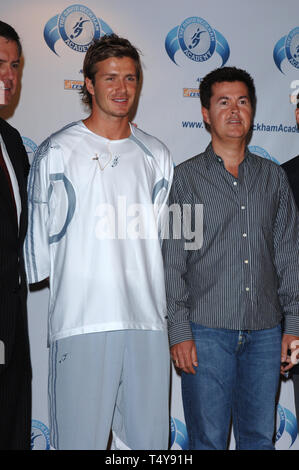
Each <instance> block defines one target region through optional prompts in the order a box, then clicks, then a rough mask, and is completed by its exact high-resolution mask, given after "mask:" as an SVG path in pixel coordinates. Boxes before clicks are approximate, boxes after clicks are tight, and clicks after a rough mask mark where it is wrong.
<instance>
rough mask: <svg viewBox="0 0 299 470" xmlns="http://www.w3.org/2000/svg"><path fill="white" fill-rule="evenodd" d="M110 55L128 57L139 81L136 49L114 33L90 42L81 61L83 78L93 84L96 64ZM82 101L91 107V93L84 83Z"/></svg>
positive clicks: (139, 65)
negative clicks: (134, 67) (133, 65)
mask: <svg viewBox="0 0 299 470" xmlns="http://www.w3.org/2000/svg"><path fill="white" fill-rule="evenodd" d="M110 57H119V58H121V57H130V58H131V59H133V60H134V62H135V65H136V76H137V81H139V79H140V76H141V63H140V57H139V52H138V50H137V49H136V48H135V47H134V46H132V44H131V43H130V41H128V40H127V39H124V38H121V37H119V36H117V35H116V34H110V35H105V36H103V37H101V38H100V39H97V40H95V41H93V42H92V44H91V45H90V46H89V48H88V50H87V52H86V55H85V58H84V63H83V74H84V79H85V78H86V77H87V78H89V79H90V80H91V81H92V83H93V85H94V84H95V74H96V64H97V63H98V62H101V61H103V60H106V59H109V58H110ZM81 94H82V101H83V103H84V104H87V105H88V106H89V107H91V103H92V99H91V94H90V93H89V91H88V90H87V88H86V85H85V83H84V85H83V87H82V90H81Z"/></svg>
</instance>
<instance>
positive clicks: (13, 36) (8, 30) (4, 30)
mask: <svg viewBox="0 0 299 470" xmlns="http://www.w3.org/2000/svg"><path fill="white" fill-rule="evenodd" d="M0 36H2V37H3V38H5V39H7V40H8V41H15V42H16V43H17V46H18V52H19V57H20V56H21V54H22V45H21V41H20V38H19V35H18V33H17V32H16V31H15V30H14V29H13V27H12V26H10V25H9V24H7V23H4V22H3V21H0Z"/></svg>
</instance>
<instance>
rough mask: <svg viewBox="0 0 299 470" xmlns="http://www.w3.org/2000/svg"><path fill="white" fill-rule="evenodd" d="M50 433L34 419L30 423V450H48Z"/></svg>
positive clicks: (42, 424)
mask: <svg viewBox="0 0 299 470" xmlns="http://www.w3.org/2000/svg"><path fill="white" fill-rule="evenodd" d="M49 449H50V432H49V429H48V428H47V426H46V425H45V424H44V423H42V422H41V421H38V420H36V419H33V420H32V423H31V450H49Z"/></svg>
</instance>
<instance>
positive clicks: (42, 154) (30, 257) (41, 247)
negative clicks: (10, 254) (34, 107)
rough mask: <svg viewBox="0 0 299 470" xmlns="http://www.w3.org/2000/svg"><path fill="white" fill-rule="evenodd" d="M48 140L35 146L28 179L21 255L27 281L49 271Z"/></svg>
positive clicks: (42, 275) (47, 274) (41, 278)
mask: <svg viewBox="0 0 299 470" xmlns="http://www.w3.org/2000/svg"><path fill="white" fill-rule="evenodd" d="M49 151H50V140H49V139H47V140H46V141H45V142H44V143H42V144H41V145H40V147H39V148H38V149H37V151H36V153H35V156H34V160H33V163H32V166H31V168H30V173H29V179H28V231H27V237H26V240H25V245H24V258H25V267H26V273H27V279H28V282H29V284H32V283H35V282H39V281H42V280H43V279H45V278H47V277H49V274H50V256H49V236H48V219H49V207H48V198H49V193H50V180H49V175H48V171H47V168H48V154H49Z"/></svg>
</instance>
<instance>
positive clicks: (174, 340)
mask: <svg viewBox="0 0 299 470" xmlns="http://www.w3.org/2000/svg"><path fill="white" fill-rule="evenodd" d="M168 334H169V344H170V347H172V346H174V345H175V344H178V343H182V342H183V341H188V340H192V339H193V335H192V331H191V326H190V322H182V323H176V324H172V325H168Z"/></svg>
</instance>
